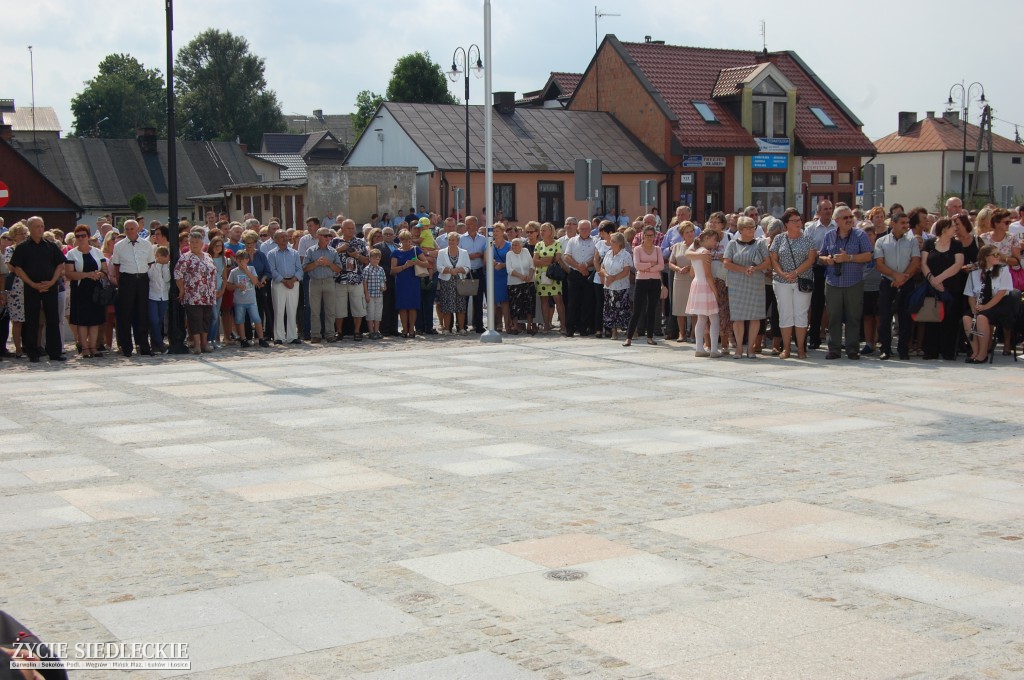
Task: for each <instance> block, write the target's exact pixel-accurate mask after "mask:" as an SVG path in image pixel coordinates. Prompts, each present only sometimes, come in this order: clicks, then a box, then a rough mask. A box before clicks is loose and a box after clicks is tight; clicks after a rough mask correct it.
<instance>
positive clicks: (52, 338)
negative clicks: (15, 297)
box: [21, 286, 64, 358]
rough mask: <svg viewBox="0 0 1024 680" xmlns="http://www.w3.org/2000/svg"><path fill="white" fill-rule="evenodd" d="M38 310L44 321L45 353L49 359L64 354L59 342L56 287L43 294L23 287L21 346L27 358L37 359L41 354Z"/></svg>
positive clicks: (62, 345)
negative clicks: (23, 322)
mask: <svg viewBox="0 0 1024 680" xmlns="http://www.w3.org/2000/svg"><path fill="white" fill-rule="evenodd" d="M40 308H41V309H42V312H43V318H45V319H46V353H47V354H48V355H50V357H51V358H52V357H56V356H60V355H61V354H63V353H64V344H63V343H62V342H61V340H60V315H59V314H58V313H57V286H53V287H52V288H50V290H48V291H46V292H45V293H40V292H39V291H38V290H36V289H35V288H29V287H28V286H25V324H24V325H23V326H22V331H21V346H22V347H23V348H24V350H25V354H27V355H28V356H29V358H32V357H39V356H40V355H41V354H42V348H41V347H39V311H40Z"/></svg>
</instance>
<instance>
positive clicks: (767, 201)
mask: <svg viewBox="0 0 1024 680" xmlns="http://www.w3.org/2000/svg"><path fill="white" fill-rule="evenodd" d="M750 179H751V182H750V183H751V189H750V198H751V201H752V203H753V205H754V206H755V207H756V208H757V212H758V213H759V214H761V215H768V214H771V215H772V216H774V217H781V216H782V213H783V212H785V211H786V173H784V172H755V173H753V174H752V175H751V178H750Z"/></svg>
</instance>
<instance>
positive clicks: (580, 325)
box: [565, 269, 594, 335]
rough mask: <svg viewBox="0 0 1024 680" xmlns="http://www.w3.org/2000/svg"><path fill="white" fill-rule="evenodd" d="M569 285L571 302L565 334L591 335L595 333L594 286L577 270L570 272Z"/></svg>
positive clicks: (566, 313)
mask: <svg viewBox="0 0 1024 680" xmlns="http://www.w3.org/2000/svg"><path fill="white" fill-rule="evenodd" d="M568 284H569V302H568V304H567V306H566V308H565V316H566V317H567V318H566V327H565V333H566V335H572V334H573V333H579V334H580V335H590V334H591V333H593V332H594V329H593V327H592V326H593V323H594V285H593V284H592V283H591V282H590V277H588V276H583V274H580V273H579V272H578V271H576V270H575V269H573V270H570V271H569V276H568Z"/></svg>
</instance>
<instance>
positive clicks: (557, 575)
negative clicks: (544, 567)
mask: <svg viewBox="0 0 1024 680" xmlns="http://www.w3.org/2000/svg"><path fill="white" fill-rule="evenodd" d="M544 575H545V576H547V577H548V578H549V579H551V580H552V581H579V580H580V579H581V578H583V577H584V576H586V575H587V573H586V572H585V571H577V570H576V569H555V570H554V571H549V572H548V573H546V574H544Z"/></svg>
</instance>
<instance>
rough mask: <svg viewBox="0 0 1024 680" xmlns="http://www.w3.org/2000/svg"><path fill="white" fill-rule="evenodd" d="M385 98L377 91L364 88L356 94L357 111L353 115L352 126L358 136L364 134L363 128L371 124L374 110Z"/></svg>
mask: <svg viewBox="0 0 1024 680" xmlns="http://www.w3.org/2000/svg"><path fill="white" fill-rule="evenodd" d="M383 101H384V98H383V97H381V96H380V95H379V94H377V93H376V92H370V91H369V90H363V91H362V92H360V93H359V94H357V95H356V112H355V113H354V114H353V115H352V127H353V128H354V130H355V134H356V137H358V136H359V135H361V134H363V130H365V129H366V126H367V125H369V124H370V120H371V119H372V118H373V113H374V111H376V110H377V107H378V106H380V104H381V102H383Z"/></svg>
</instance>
